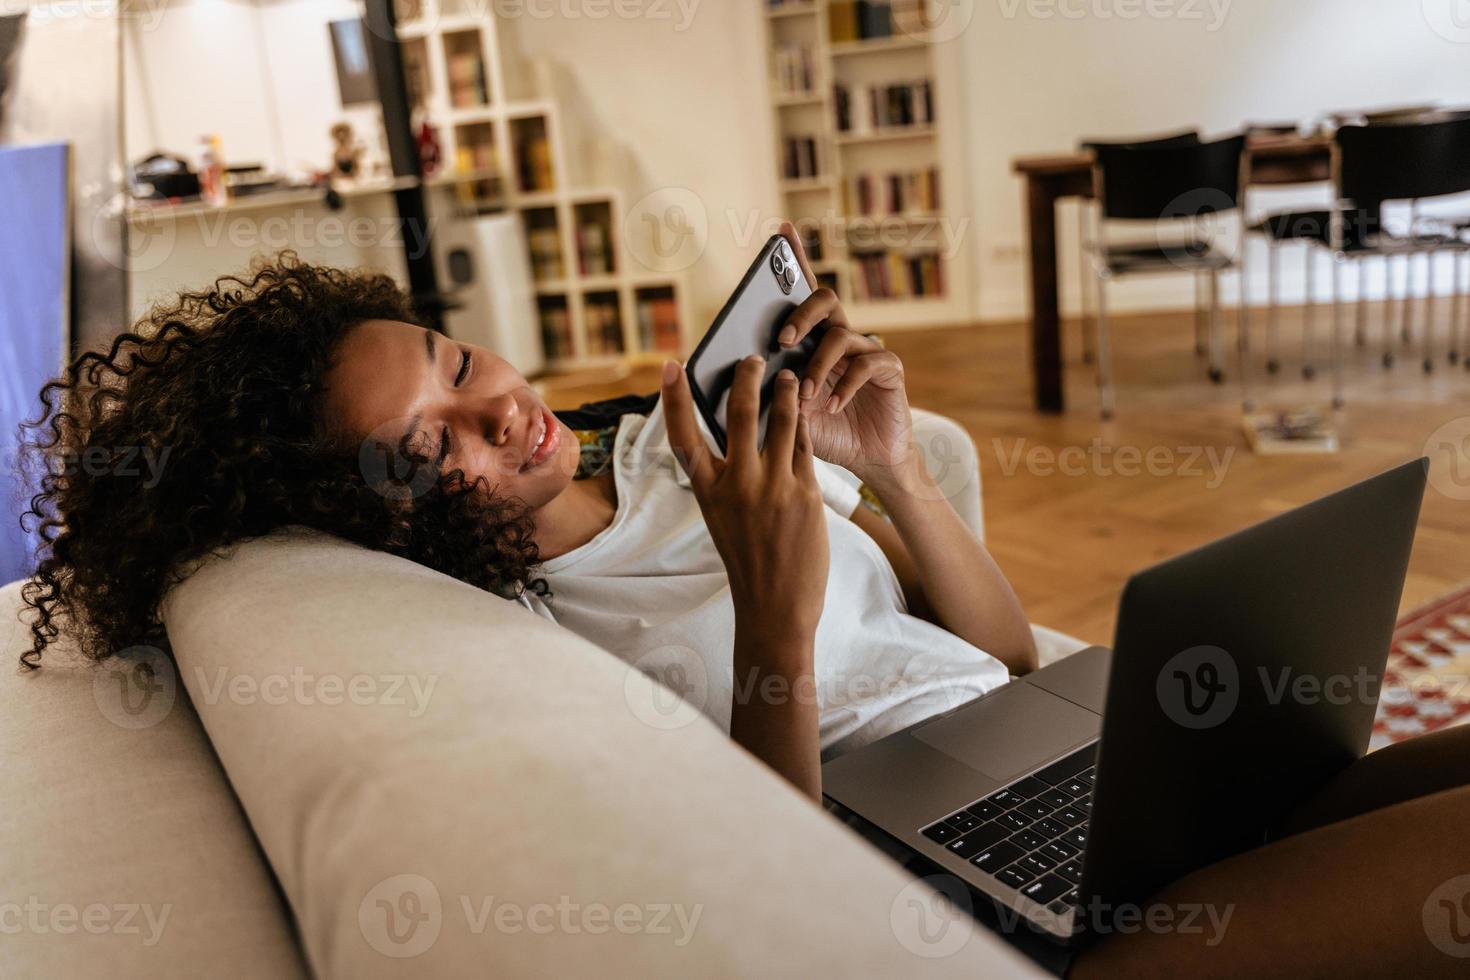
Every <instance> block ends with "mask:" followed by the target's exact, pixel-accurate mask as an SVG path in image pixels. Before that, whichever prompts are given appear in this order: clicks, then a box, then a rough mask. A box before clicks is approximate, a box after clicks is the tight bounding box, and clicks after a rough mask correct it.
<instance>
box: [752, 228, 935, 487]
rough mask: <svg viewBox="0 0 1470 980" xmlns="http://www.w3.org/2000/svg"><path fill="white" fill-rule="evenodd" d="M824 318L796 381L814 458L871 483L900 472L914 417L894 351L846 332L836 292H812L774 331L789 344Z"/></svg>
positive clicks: (909, 460) (799, 251)
mask: <svg viewBox="0 0 1470 980" xmlns="http://www.w3.org/2000/svg"><path fill="white" fill-rule="evenodd" d="M781 234H782V235H783V236H784V237H785V238H786V240H787V241H788V242H790V243H791V250H792V251H793V252H795V253H796V260H797V262H799V263H800V264H801V271H802V273H803V274H804V275H805V276H806V278H807V281H808V282H813V283H814V282H816V277H815V276H814V275H813V274H812V267H811V264H810V263H809V262H808V261H807V257H806V250H805V249H803V248H802V245H801V239H800V238H799V237H798V236H797V234H796V229H795V228H794V227H793V226H792V225H791V223H790V222H786V223H784V224H782V225H781ZM823 321H826V323H827V325H828V326H827V333H826V335H825V336H824V337H823V338H822V342H821V343H820V344H818V345H817V350H816V352H815V353H814V354H813V355H812V359H811V361H810V363H808V365H807V368H806V371H805V376H804V377H803V378H802V381H801V387H800V394H799V402H800V410H801V415H802V417H803V418H805V419H806V420H807V424H808V426H809V428H810V430H811V438H812V447H813V451H814V452H815V454H816V455H817V456H819V457H820V458H822V459H825V460H826V461H827V462H829V463H836V464H837V465H838V466H841V467H844V468H845V469H848V470H850V471H852V472H853V473H855V474H857V476H858V478H859V479H861V480H862V481H863V482H864V483H866V484H868V485H869V486H871V487H874V488H878V487H881V486H883V485H885V484H887V483H891V482H893V481H894V480H895V478H896V477H897V476H900V475H906V471H905V467H911V466H912V465H913V460H914V451H913V445H912V426H913V422H912V419H911V417H910V414H909V402H908V394H907V392H906V391H905V390H904V383H903V363H902V362H901V361H900V360H899V359H898V355H896V354H894V353H893V352H892V351H888V350H885V349H884V348H883V347H882V346H881V345H879V344H878V343H877V342H876V341H874V340H870V339H869V338H867V337H865V336H863V335H862V334H859V333H856V332H855V331H853V330H852V328H851V326H850V325H849V322H848V319H847V312H846V311H845V310H844V309H843V308H842V303H841V301H840V300H838V298H837V294H836V293H834V292H833V291H832V290H830V289H827V288H825V287H824V288H822V289H818V290H817V291H816V292H815V293H813V294H812V295H811V296H810V297H808V298H807V300H806V302H804V303H802V304H801V306H799V307H797V309H796V311H795V312H794V313H792V314H791V318H790V319H789V320H788V321H787V322H786V325H785V326H784V327H783V328H782V329H781V331H780V332H779V333H778V334H777V335H776V342H777V343H778V344H780V345H781V347H783V348H789V347H794V346H795V345H797V344H799V343H800V342H801V340H802V338H803V337H805V336H806V335H807V334H809V333H811V331H812V330H813V329H815V328H816V327H817V326H818V325H819V324H821V323H822V322H823Z"/></svg>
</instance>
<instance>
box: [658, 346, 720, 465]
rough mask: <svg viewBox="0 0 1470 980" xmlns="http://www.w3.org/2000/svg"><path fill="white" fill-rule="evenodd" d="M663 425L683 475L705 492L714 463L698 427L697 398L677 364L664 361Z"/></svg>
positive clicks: (676, 362) (682, 370)
mask: <svg viewBox="0 0 1470 980" xmlns="http://www.w3.org/2000/svg"><path fill="white" fill-rule="evenodd" d="M662 397H663V402H664V424H665V426H666V427H667V428H668V430H669V447H670V448H671V449H673V451H674V455H675V456H676V457H677V458H678V460H679V464H680V465H681V466H683V467H684V472H686V473H688V474H689V479H690V481H691V482H692V483H693V484H694V487H695V489H702V488H704V487H705V486H707V485H708V484H709V482H710V481H711V480H712V479H714V475H715V469H714V460H713V459H711V453H710V449H709V446H708V445H707V444H706V443H705V441H704V434H703V433H702V432H700V431H699V424H698V423H697V422H695V420H694V399H693V398H692V397H691V396H690V394H689V379H688V378H687V377H685V375H684V369H683V367H682V366H681V365H680V364H679V362H678V361H665V362H664V377H663V396H662Z"/></svg>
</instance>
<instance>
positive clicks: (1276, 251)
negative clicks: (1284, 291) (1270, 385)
mask: <svg viewBox="0 0 1470 980" xmlns="http://www.w3.org/2000/svg"><path fill="white" fill-rule="evenodd" d="M1280 311H1281V246H1279V245H1277V244H1276V243H1275V242H1269V241H1268V242H1267V243H1266V373H1267V374H1275V373H1276V372H1277V371H1280V370H1281V362H1280V361H1279V360H1277V359H1276V349H1277V348H1276V339H1277V320H1278V316H1279V314H1280Z"/></svg>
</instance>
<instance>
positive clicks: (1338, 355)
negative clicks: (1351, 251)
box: [1331, 255, 1345, 409]
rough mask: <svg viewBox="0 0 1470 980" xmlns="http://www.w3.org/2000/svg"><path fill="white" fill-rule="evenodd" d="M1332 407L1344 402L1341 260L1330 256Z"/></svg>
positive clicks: (1339, 405)
mask: <svg viewBox="0 0 1470 980" xmlns="http://www.w3.org/2000/svg"><path fill="white" fill-rule="evenodd" d="M1331 350H1332V407H1333V408H1335V409H1340V408H1342V406H1343V405H1344V404H1345V401H1344V398H1343V381H1342V260H1341V259H1339V258H1338V257H1337V256H1335V255H1334V256H1332V341H1331Z"/></svg>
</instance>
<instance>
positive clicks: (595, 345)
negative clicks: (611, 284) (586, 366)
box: [582, 295, 623, 357]
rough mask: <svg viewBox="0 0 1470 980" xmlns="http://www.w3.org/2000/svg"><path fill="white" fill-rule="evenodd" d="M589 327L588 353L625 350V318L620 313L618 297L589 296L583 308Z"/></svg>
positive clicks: (607, 352)
mask: <svg viewBox="0 0 1470 980" xmlns="http://www.w3.org/2000/svg"><path fill="white" fill-rule="evenodd" d="M582 319H583V322H584V323H585V325H586V328H587V353H589V354H591V355H593V356H594V357H595V356H598V355H606V354H621V353H622V352H623V318H622V316H621V315H620V314H619V313H618V298H617V296H616V295H609V296H607V297H605V298H598V299H593V298H591V297H589V298H588V299H587V301H586V303H585V305H584V306H583V308H582Z"/></svg>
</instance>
